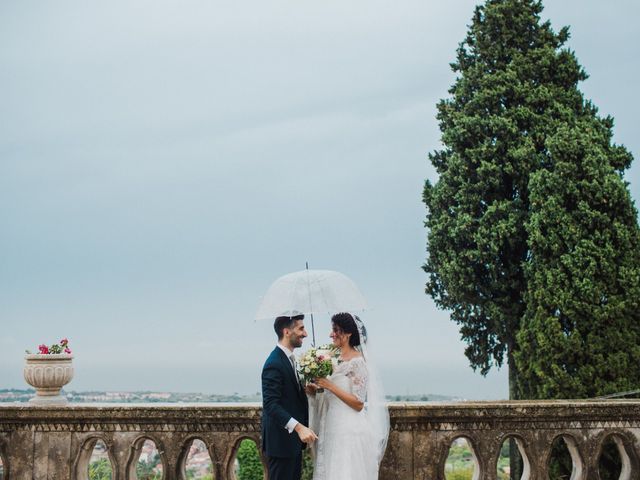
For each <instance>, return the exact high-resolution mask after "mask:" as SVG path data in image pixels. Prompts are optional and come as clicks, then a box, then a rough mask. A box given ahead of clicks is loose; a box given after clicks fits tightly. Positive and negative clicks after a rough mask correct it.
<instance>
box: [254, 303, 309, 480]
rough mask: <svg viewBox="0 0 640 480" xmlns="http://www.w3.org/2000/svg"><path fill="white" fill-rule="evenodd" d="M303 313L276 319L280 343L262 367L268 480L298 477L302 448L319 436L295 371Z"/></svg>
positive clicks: (290, 479)
mask: <svg viewBox="0 0 640 480" xmlns="http://www.w3.org/2000/svg"><path fill="white" fill-rule="evenodd" d="M303 320H304V315H296V316H293V317H284V316H283V317H278V318H276V320H275V322H274V324H273V328H274V330H275V331H276V334H277V335H278V344H277V346H276V348H275V349H274V350H273V351H272V352H271V355H269V357H268V358H267V361H266V362H265V363H264V367H262V451H263V452H264V454H265V455H266V457H267V462H268V467H269V480H299V479H300V476H301V474H302V449H303V448H304V444H305V443H312V442H313V441H314V440H316V439H317V438H318V437H316V434H315V433H314V432H313V431H312V430H311V429H310V428H308V427H306V426H305V425H307V424H308V423H309V407H308V405H307V397H306V395H305V393H304V390H303V389H302V386H301V384H300V382H299V381H298V377H297V374H296V371H295V357H294V354H293V350H294V349H296V348H298V347H300V346H302V340H303V339H304V338H305V337H306V336H307V332H306V331H305V329H304V323H303Z"/></svg>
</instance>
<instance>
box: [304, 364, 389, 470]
mask: <svg viewBox="0 0 640 480" xmlns="http://www.w3.org/2000/svg"><path fill="white" fill-rule="evenodd" d="M329 380H331V381H332V382H333V383H335V384H336V385H337V386H338V387H339V388H341V389H343V390H345V391H347V392H350V393H352V394H354V395H355V396H356V397H358V399H360V400H361V401H362V402H365V401H366V395H367V382H368V371H367V365H366V362H365V360H364V359H363V358H362V357H354V358H352V359H351V360H347V361H343V362H340V363H339V364H338V365H337V366H336V368H335V369H334V372H333V375H332V376H330V377H329ZM309 413H310V423H311V428H312V429H313V430H314V431H315V432H316V433H317V435H318V440H317V441H316V442H315V445H314V448H313V450H314V451H313V454H314V466H313V480H377V478H378V461H379V456H378V453H377V450H378V449H377V445H376V440H375V435H374V433H373V430H372V427H371V422H370V421H369V420H368V419H367V412H366V409H363V410H361V411H360V412H358V411H356V410H354V409H353V408H351V407H349V406H348V405H347V404H346V403H344V402H343V401H342V400H340V399H339V398H338V397H336V396H335V395H334V394H333V393H331V392H329V391H328V390H325V391H324V392H323V393H317V394H316V395H315V397H314V396H311V397H310V400H309Z"/></svg>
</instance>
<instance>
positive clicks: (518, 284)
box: [423, 0, 638, 398]
mask: <svg viewBox="0 0 640 480" xmlns="http://www.w3.org/2000/svg"><path fill="white" fill-rule="evenodd" d="M542 10H543V7H542V3H541V2H540V1H535V0H487V1H486V2H485V4H484V5H481V6H478V7H477V8H476V10H475V13H474V16H473V19H472V22H471V25H470V27H469V31H468V33H467V36H466V38H465V40H464V41H463V42H462V43H461V44H460V47H459V48H458V51H457V57H456V61H455V62H454V63H452V68H453V70H454V72H456V74H457V79H456V81H455V83H454V84H453V86H452V87H451V88H450V90H449V93H450V95H451V96H450V97H449V98H446V99H444V100H442V101H441V102H440V103H439V104H438V120H439V123H440V129H441V131H442V144H443V147H442V148H441V149H440V150H437V151H435V152H433V153H432V154H431V155H430V160H431V162H432V164H433V166H434V167H435V169H436V172H437V173H438V175H439V178H438V181H437V182H436V183H434V184H432V183H430V182H426V184H425V188H424V202H425V204H426V206H427V217H426V222H425V225H426V227H427V228H428V238H427V243H428V256H427V260H426V263H425V265H424V267H423V268H424V270H425V272H426V273H427V274H428V275H429V278H428V281H427V284H426V292H427V293H428V294H429V295H431V296H432V297H433V298H434V300H435V302H436V304H437V305H438V306H439V307H440V308H443V309H447V310H450V311H451V318H452V320H454V321H455V322H457V323H458V324H459V325H460V332H461V336H462V338H463V340H465V341H466V342H467V348H466V351H465V353H466V355H467V357H468V358H469V360H470V363H471V366H472V367H473V368H474V369H480V371H481V373H482V374H486V373H487V372H488V371H489V370H490V369H491V367H492V366H494V365H497V366H500V365H502V364H503V363H504V362H505V359H507V360H508V363H509V370H510V394H511V397H512V398H518V397H520V396H525V397H538V398H539V397H548V396H559V395H560V396H570V397H576V396H584V395H590V394H595V393H608V392H609V391H611V390H615V389H618V388H620V387H624V386H628V385H631V384H632V383H633V382H636V381H637V376H636V375H635V374H633V375H631V376H628V378H627V380H617V381H613V380H611V381H610V380H606V379H603V380H602V381H596V382H594V383H595V384H594V385H591V386H590V387H589V388H588V389H586V390H585V389H583V388H577V386H576V384H577V382H585V381H586V378H587V377H588V372H589V371H590V372H591V373H592V374H594V375H602V376H605V377H607V378H613V377H614V376H616V375H620V374H621V373H622V371H623V368H626V367H628V366H629V362H630V360H631V359H632V358H637V354H636V347H634V345H637V344H638V339H637V338H636V337H635V336H632V338H630V339H628V340H627V341H625V340H623V339H621V338H620V336H621V335H622V332H624V330H620V327H622V326H623V325H627V324H628V322H630V321H631V317H630V315H632V314H631V310H632V309H633V307H634V306H635V305H636V300H635V298H638V295H637V293H634V292H637V290H634V289H636V288H637V265H638V260H637V255H636V254H635V253H632V252H630V251H628V250H627V249H632V248H635V251H637V248H636V247H635V246H636V242H637V240H636V239H637V221H636V212H635V209H634V208H633V205H632V203H631V200H630V198H629V194H628V191H627V188H626V185H625V184H624V182H623V180H622V173H623V171H624V170H625V169H626V168H628V167H629V165H630V163H631V160H632V158H631V155H630V154H629V153H628V152H627V151H626V150H625V149H624V148H623V147H619V146H616V145H614V144H613V143H612V140H611V136H612V134H611V131H612V127H613V121H612V119H611V118H608V117H607V118H600V117H599V116H598V114H597V110H596V108H595V107H594V106H593V105H592V104H591V103H590V102H588V101H586V100H585V99H584V97H583V95H582V93H581V92H580V90H579V89H578V84H579V82H580V81H582V80H585V79H586V78H587V75H586V73H585V72H584V70H583V69H582V67H581V66H580V65H579V63H578V61H577V59H576V57H575V55H574V53H573V52H571V51H570V50H568V49H567V48H566V46H565V43H566V41H567V39H568V38H569V31H568V28H566V27H565V28H562V29H561V30H560V31H559V32H557V33H556V32H555V31H554V30H553V29H552V28H551V26H550V23H549V22H543V21H542V20H541V18H540V14H541V12H542ZM603 200H604V202H603ZM572 202H573V203H572ZM587 211H588V212H592V214H587V213H586V212H587ZM556 227H558V228H556ZM576 248H577V249H578V250H579V251H576V250H575V249H576ZM621 248H622V249H625V252H624V253H621V252H620V250H619V249H621ZM563 255H565V256H563ZM567 255H568V256H567ZM567 261H569V262H570V263H571V262H573V263H572V267H571V268H573V269H574V270H575V271H576V272H577V271H580V272H582V275H580V276H577V277H576V276H573V275H568V276H567V275H566V276H564V277H563V276H562V275H561V272H565V271H566V268H568V266H567V265H566V264H565V263H563V262H567ZM551 270H554V271H555V272H556V273H550V272H551ZM549 274H551V275H552V276H555V277H554V278H555V280H553V281H550V280H549V279H548V277H547V275H549ZM611 282H613V283H611ZM560 285H562V286H563V289H562V291H559V290H558V287H559V286H560ZM604 287H606V288H604ZM603 288H604V290H603ZM631 295H635V297H634V298H632V297H631ZM570 298H571V299H573V300H572V301H571V302H573V303H571V302H570V304H571V306H569V303H567V301H569V300H568V299H570ZM579 301H587V302H592V306H594V307H593V308H592V307H588V306H586V305H582V306H581V307H578V306H577V303H576V302H579ZM558 302H561V303H560V305H561V308H560V312H561V315H560V317H561V318H560V317H559V316H558V311H557V310H558V308H557V306H558V304H559V303H558ZM595 305H600V306H598V307H597V308H596V307H595ZM567 307H569V308H567ZM596 311H597V315H596V317H597V320H593V321H591V319H590V320H589V321H588V322H587V323H584V325H585V331H580V332H579V335H577V336H575V337H573V339H571V340H569V337H570V336H567V335H566V332H565V333H564V335H565V338H562V337H561V336H558V332H562V331H563V329H565V330H566V328H567V326H568V325H569V324H571V325H573V326H575V325H578V324H579V323H580V322H582V321H584V318H583V317H584V316H585V315H587V316H593V314H594V313H596ZM636 323H637V322H636ZM587 325H588V327H587ZM596 325H597V326H598V328H596V329H595V330H594V328H595V327H596ZM523 326H524V328H525V330H523V331H521V330H522V328H523ZM586 329H588V330H589V331H588V332H587V331H586ZM607 329H610V330H611V333H610V335H611V336H610V337H609V338H608V339H607V340H606V341H605V342H600V341H599V340H598V339H597V337H598V335H600V334H603V333H604V331H605V330H607ZM519 332H520V333H519ZM583 335H584V336H583ZM536 339H537V340H538V343H536V342H535V340H536ZM545 342H547V343H545ZM567 342H568V343H567ZM571 342H573V343H572V346H575V345H576V344H580V345H583V346H585V345H588V344H589V343H591V342H596V343H598V344H599V346H598V347H597V348H596V347H594V348H591V347H588V348H587V349H590V350H589V352H586V351H585V352H584V353H583V354H580V355H577V356H574V357H573V358H571V355H570V354H569V350H570V348H571V347H570V346H569V344H571ZM634 342H635V343H634ZM540 344H541V345H542V347H544V348H542V349H541V350H539V347H540V346H541V345H540ZM546 347H548V348H547V349H546V350H545V348H546ZM558 348H559V349H560V350H559V351H558V350H557V349H558ZM607 349H608V353H607V354H604V351H605V350H607ZM621 350H626V351H627V352H626V353H619V352H620V351H621ZM552 352H554V353H553V354H552ZM599 355H600V357H599ZM543 357H544V358H543ZM516 358H517V360H518V361H517V363H516V361H515V360H516ZM593 361H596V363H595V364H594V363H593ZM637 364H638V363H637ZM571 365H581V366H582V367H581V368H583V371H582V375H581V376H580V378H578V379H571V380H572V381H568V380H570V379H569V377H570V375H571V372H572V370H571V369H572V368H573V367H572V366H571ZM589 365H591V366H589ZM561 370H562V371H563V373H562V374H560V375H559V373H560V371H561ZM623 376H624V375H623ZM519 379H521V380H522V382H521V383H520V380H519ZM553 383H555V384H556V385H555V386H553V385H552V384H553ZM559 383H563V384H566V385H567V387H566V388H564V389H562V390H560V389H559V388H558V386H557V384H559ZM587 383H591V382H587ZM636 385H637V384H636Z"/></svg>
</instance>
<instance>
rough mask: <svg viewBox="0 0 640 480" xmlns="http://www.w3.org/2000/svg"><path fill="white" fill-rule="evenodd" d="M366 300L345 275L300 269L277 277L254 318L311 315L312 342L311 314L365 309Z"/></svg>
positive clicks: (329, 271)
mask: <svg viewBox="0 0 640 480" xmlns="http://www.w3.org/2000/svg"><path fill="white" fill-rule="evenodd" d="M366 308H367V302H366V300H365V298H364V296H363V295H362V293H361V292H360V290H359V289H358V287H357V286H356V284H355V283H354V282H353V280H351V279H350V278H349V277H347V276H346V275H344V274H342V273H340V272H334V271H332V270H309V269H306V270H301V271H299V272H293V273H289V274H287V275H284V276H282V277H280V278H278V279H277V280H276V281H275V282H273V284H272V285H271V286H270V287H269V290H267V293H266V294H265V295H264V297H263V298H262V302H261V303H260V306H259V307H258V311H257V313H256V319H258V320H260V319H266V318H275V317H278V316H281V315H287V316H292V315H295V314H297V313H304V314H310V315H311V333H312V337H313V344H314V345H315V343H316V338H315V329H314V326H313V314H320V313H323V314H332V313H338V312H355V311H361V310H365V309H366Z"/></svg>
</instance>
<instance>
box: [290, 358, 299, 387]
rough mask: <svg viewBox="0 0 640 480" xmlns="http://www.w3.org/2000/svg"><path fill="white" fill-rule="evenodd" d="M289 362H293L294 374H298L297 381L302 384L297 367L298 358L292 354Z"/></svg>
mask: <svg viewBox="0 0 640 480" xmlns="http://www.w3.org/2000/svg"><path fill="white" fill-rule="evenodd" d="M289 360H291V367H293V373H295V374H296V380H298V383H300V377H299V376H298V368H297V367H296V356H295V355H294V354H293V353H292V354H291V356H290V357H289Z"/></svg>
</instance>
